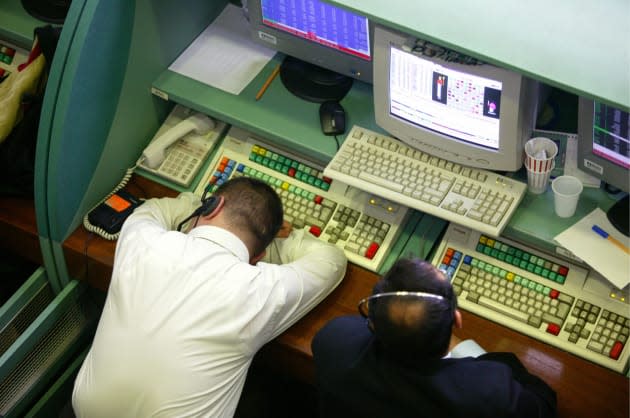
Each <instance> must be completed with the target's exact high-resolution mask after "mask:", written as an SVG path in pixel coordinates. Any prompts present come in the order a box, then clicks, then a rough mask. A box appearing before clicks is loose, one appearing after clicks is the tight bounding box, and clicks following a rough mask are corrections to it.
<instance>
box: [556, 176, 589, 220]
mask: <svg viewBox="0 0 630 418" xmlns="http://www.w3.org/2000/svg"><path fill="white" fill-rule="evenodd" d="M583 189H584V187H583V186H582V182H581V181H580V179H578V178H577V177H573V176H559V177H556V178H555V179H554V180H553V181H552V182H551V190H553V207H554V210H555V211H556V215H558V216H559V217H561V218H568V217H571V216H573V214H574V213H575V209H576V208H577V203H578V200H579V199H580V194H581V193H582V190H583Z"/></svg>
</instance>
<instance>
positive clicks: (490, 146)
mask: <svg viewBox="0 0 630 418" xmlns="http://www.w3.org/2000/svg"><path fill="white" fill-rule="evenodd" d="M420 43H421V44H422V42H421V41H420ZM418 44H419V41H418V40H416V39H415V38H410V37H408V36H406V35H404V34H400V33H397V32H394V31H392V30H389V29H385V28H381V27H377V28H376V30H375V40H374V48H375V51H374V106H375V116H376V123H377V124H378V125H379V126H380V127H382V128H383V129H385V130H386V131H388V132H389V133H390V134H391V135H392V136H395V137H397V138H398V139H400V140H402V141H404V142H406V143H408V144H409V145H411V146H414V147H415V148H418V149H419V150H421V151H424V152H427V153H429V154H432V155H435V156H437V157H440V158H443V159H446V160H449V161H452V162H456V163H459V164H463V165H467V166H472V167H478V168H485V169H489V170H501V171H516V170H518V169H519V168H520V167H521V165H522V162H523V144H524V141H525V140H527V139H528V138H529V137H530V135H531V132H532V130H533V128H534V123H535V115H536V108H537V99H538V94H537V93H538V89H537V83H535V82H534V81H532V80H529V79H527V78H526V77H523V76H521V75H520V74H517V73H515V72H513V71H509V70H505V69H502V68H498V67H495V66H492V65H489V64H483V63H480V62H478V61H476V60H474V59H471V58H470V57H465V56H463V55H462V56H460V58H458V59H454V58H453V57H454V56H455V55H454V53H453V51H451V52H449V53H448V54H446V55H447V56H448V57H450V58H448V59H444V58H443V57H441V56H438V55H436V48H433V47H432V48H425V46H426V44H422V45H423V48H421V52H419V51H418V48H417V47H416V46H417V45H418ZM437 49H439V47H438V48H437Z"/></svg>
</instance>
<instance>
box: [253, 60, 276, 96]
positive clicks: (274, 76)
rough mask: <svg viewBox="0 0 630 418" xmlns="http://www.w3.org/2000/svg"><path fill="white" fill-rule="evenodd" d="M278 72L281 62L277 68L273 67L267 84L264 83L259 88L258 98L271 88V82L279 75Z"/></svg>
mask: <svg viewBox="0 0 630 418" xmlns="http://www.w3.org/2000/svg"><path fill="white" fill-rule="evenodd" d="M278 73H280V64H278V65H277V66H276V68H274V69H273V71H272V72H271V74H270V75H269V77H267V80H266V81H265V84H263V85H262V87H261V88H260V90H258V93H256V100H260V98H261V97H262V95H263V94H265V92H266V91H267V89H268V88H269V85H271V82H272V81H273V79H274V78H276V77H277V76H278Z"/></svg>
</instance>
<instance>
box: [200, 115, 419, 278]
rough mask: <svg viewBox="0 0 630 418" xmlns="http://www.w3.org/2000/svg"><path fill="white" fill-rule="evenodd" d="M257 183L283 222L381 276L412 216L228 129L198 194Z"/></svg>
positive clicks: (396, 205)
mask: <svg viewBox="0 0 630 418" xmlns="http://www.w3.org/2000/svg"><path fill="white" fill-rule="evenodd" d="M237 176H248V177H255V178H258V179H260V180H262V181H264V182H266V183H267V184H269V185H271V186H272V187H274V189H275V190H276V191H277V192H278V195H279V196H280V198H281V200H282V203H283V207H284V214H285V220H287V221H288V222H290V223H291V224H292V225H293V227H294V228H300V229H301V228H307V229H308V231H309V232H310V233H311V234H312V235H314V236H316V237H318V238H319V239H322V240H325V241H327V242H330V243H333V244H335V245H337V246H339V247H340V248H343V250H344V251H345V253H346V255H347V256H348V260H350V261H351V262H353V263H355V264H357V265H360V266H362V267H365V268H366V269H368V270H372V271H375V272H378V271H379V269H380V267H381V266H382V264H383V262H384V261H385V259H386V257H387V255H388V253H389V249H390V247H391V245H392V244H393V243H394V242H395V241H396V238H397V237H398V235H399V234H400V231H401V230H402V227H403V226H404V223H405V221H406V219H407V215H408V212H409V210H408V209H407V208H406V207H404V206H401V205H398V204H394V203H391V202H389V201H387V200H385V199H382V198H380V197H378V196H374V195H370V194H369V193H366V192H364V191H361V190H359V189H356V188H353V187H350V186H347V185H346V184H344V183H342V182H339V181H336V180H332V179H330V178H327V177H324V175H323V174H322V167H319V166H318V165H317V164H316V163H313V162H309V161H306V160H304V159H303V158H299V157H297V156H295V155H292V154H290V153H289V152H287V151H283V150H280V149H278V148H277V147H274V146H272V145H270V144H269V143H268V142H267V141H265V140H263V139H261V138H257V137H255V136H254V135H253V134H251V133H249V132H247V131H245V130H242V129H239V128H236V127H232V128H230V131H229V132H228V134H227V135H226V137H225V139H224V140H223V143H222V144H221V146H220V148H219V149H218V150H217V152H216V153H215V155H214V157H213V160H212V162H211V163H210V165H209V168H208V170H207V171H206V173H205V174H204V176H203V178H202V181H201V182H200V183H199V185H198V186H197V189H196V190H195V193H196V194H198V195H200V196H201V195H202V194H203V193H204V192H205V191H208V192H209V193H212V192H213V191H214V190H215V189H216V188H217V187H218V186H219V185H220V184H222V183H223V182H225V181H227V180H228V179H230V178H233V177H237Z"/></svg>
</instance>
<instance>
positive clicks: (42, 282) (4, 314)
mask: <svg viewBox="0 0 630 418" xmlns="http://www.w3.org/2000/svg"><path fill="white" fill-rule="evenodd" d="M46 281H47V276H46V271H45V270H44V268H43V267H39V268H38V269H37V270H35V272H33V274H31V276H30V277H29V278H28V279H27V280H26V282H24V284H22V286H20V288H19V289H18V290H17V291H16V292H15V293H13V295H11V297H10V298H9V299H8V300H7V301H6V302H5V303H4V304H3V305H2V306H0V330H1V329H4V327H6V326H7V324H8V323H9V322H11V320H12V319H13V318H14V317H15V315H17V313H18V312H19V311H20V310H21V309H23V308H24V305H25V304H26V303H27V302H28V301H29V300H31V298H33V297H34V296H35V295H36V294H37V293H38V292H39V291H40V290H41V289H42V288H43V287H44V286H46Z"/></svg>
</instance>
